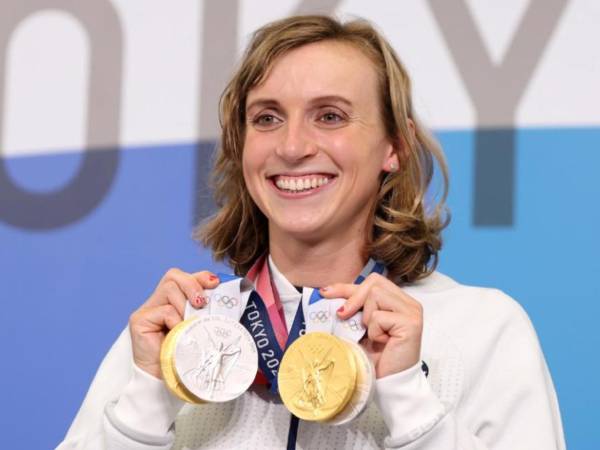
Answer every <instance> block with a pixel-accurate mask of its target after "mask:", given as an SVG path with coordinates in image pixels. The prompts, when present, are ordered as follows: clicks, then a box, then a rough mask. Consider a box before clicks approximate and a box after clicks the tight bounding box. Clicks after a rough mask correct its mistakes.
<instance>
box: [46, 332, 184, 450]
mask: <svg viewBox="0 0 600 450" xmlns="http://www.w3.org/2000/svg"><path fill="white" fill-rule="evenodd" d="M182 405H183V403H182V402H181V401H179V400H178V399H176V398H175V397H174V396H172V395H171V394H170V393H169V392H168V391H167V389H166V387H165V386H164V383H163V382H162V381H161V380H159V379H157V378H154V377H152V376H151V375H149V374H147V373H145V372H143V371H142V370H140V369H138V368H137V367H136V366H135V364H134V363H133V356H132V352H131V338H130V335H129V330H128V329H125V330H124V331H123V332H122V333H121V335H120V336H119V338H118V339H117V341H116V342H115V344H114V345H113V347H112V348H111V349H110V351H109V352H108V354H107V355H106V357H105V358H104V361H102V364H101V365H100V368H99V369H98V372H97V373H96V376H95V378H94V381H93V382H92V384H91V386H90V389H89V391H88V393H87V395H86V397H85V399H84V401H83V404H82V405H81V408H80V409H79V412H78V413H77V416H76V417H75V420H74V421H73V423H72V424H71V427H70V428H69V431H68V432H67V435H66V436H65V439H64V441H63V442H62V443H60V444H59V445H58V447H57V450H105V449H106V450H122V449H123V450H124V449H128V450H163V449H165V450H166V449H168V448H170V447H171V445H172V444H173V441H174V438H175V436H174V433H173V429H172V428H173V427H172V425H173V422H174V421H175V417H176V415H177V413H178V412H179V409H180V408H181V406H182Z"/></svg>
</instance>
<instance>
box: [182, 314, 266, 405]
mask: <svg viewBox="0 0 600 450" xmlns="http://www.w3.org/2000/svg"><path fill="white" fill-rule="evenodd" d="M173 359H174V362H175V364H174V365H175V371H176V374H177V377H178V378H179V380H180V381H181V383H182V384H183V385H184V386H185V387H186V388H187V389H188V390H189V391H190V392H191V393H192V394H194V395H195V396H196V397H198V398H200V399H201V400H204V401H207V402H226V401H229V400H232V399H234V398H236V397H239V396H240V395H242V394H243V393H244V392H246V390H247V389H248V388H249V387H250V385H251V384H252V382H253V381H254V377H255V376H256V371H257V370H258V353H257V350H256V346H255V345H254V341H253V340H252V336H250V333H248V331H247V330H246V329H245V328H244V327H243V326H242V325H241V324H240V323H238V322H237V321H236V320H233V319H231V318H228V317H225V316H221V315H207V316H201V317H198V318H197V319H195V320H194V321H193V322H192V323H191V324H190V325H189V326H188V327H187V328H186V329H185V330H184V331H182V332H181V334H180V335H179V337H178V339H177V343H176V345H175V351H174V354H173Z"/></svg>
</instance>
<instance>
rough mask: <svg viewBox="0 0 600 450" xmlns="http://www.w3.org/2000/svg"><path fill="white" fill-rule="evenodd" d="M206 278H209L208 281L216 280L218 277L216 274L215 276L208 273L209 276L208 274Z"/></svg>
mask: <svg viewBox="0 0 600 450" xmlns="http://www.w3.org/2000/svg"><path fill="white" fill-rule="evenodd" d="M208 279H209V280H210V281H216V280H218V279H219V277H218V276H216V275H209V276H208Z"/></svg>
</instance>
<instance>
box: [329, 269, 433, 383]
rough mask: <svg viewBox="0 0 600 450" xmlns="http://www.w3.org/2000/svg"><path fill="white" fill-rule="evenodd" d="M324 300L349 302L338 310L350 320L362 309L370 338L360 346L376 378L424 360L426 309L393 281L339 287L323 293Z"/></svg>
mask: <svg viewBox="0 0 600 450" xmlns="http://www.w3.org/2000/svg"><path fill="white" fill-rule="evenodd" d="M321 295H322V296H323V297H324V298H346V299H347V301H346V303H345V304H344V306H342V307H341V308H340V309H339V310H338V316H339V317H340V319H348V318H350V317H351V316H352V315H353V314H355V313H356V312H357V311H359V310H360V309H361V308H362V309H363V323H364V325H365V326H366V327H367V336H366V338H365V339H363V341H362V342H361V343H362V344H363V348H364V349H365V350H366V351H367V353H368V354H369V357H370V358H371V361H373V364H374V365H375V373H376V375H377V378H382V377H385V376H386V375H391V374H394V373H398V372H401V371H403V370H405V369H408V368H409V367H412V366H414V365H415V364H417V363H418V362H419V361H420V359H421V335H422V333H423V308H422V306H421V304H420V303H419V302H418V301H417V300H415V299H414V298H412V297H411V296H410V295H408V294H406V293H405V292H404V291H402V289H400V288H399V287H398V286H396V285H395V284H394V283H393V282H392V281H390V280H388V279H387V278H385V277H383V276H381V275H379V274H377V273H372V274H370V275H369V276H368V277H367V278H366V279H365V280H364V281H363V282H362V283H361V284H359V285H356V284H345V283H338V284H334V285H331V286H328V287H327V288H325V289H321Z"/></svg>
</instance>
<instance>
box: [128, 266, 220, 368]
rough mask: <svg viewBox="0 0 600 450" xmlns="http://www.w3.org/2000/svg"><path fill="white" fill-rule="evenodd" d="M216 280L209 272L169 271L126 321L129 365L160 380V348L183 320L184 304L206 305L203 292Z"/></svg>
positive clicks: (214, 285)
mask: <svg viewBox="0 0 600 450" xmlns="http://www.w3.org/2000/svg"><path fill="white" fill-rule="evenodd" d="M218 284H219V278H218V277H217V276H216V275H214V274H213V273H211V272H196V273H193V274H190V273H187V272H183V271H182V270H179V269H170V270H169V271H168V272H167V273H166V274H165V276H164V277H163V278H162V279H161V280H160V282H159V283H158V286H157V287H156V289H155V291H154V292H153V293H152V295H151V296H150V297H149V298H148V300H146V302H145V303H144V304H143V305H142V306H141V307H140V308H139V309H138V310H137V311H135V312H134V313H133V314H132V315H131V317H130V318H129V332H130V333H131V343H132V347H133V361H134V362H135V364H136V365H137V366H138V367H139V368H140V369H142V370H143V371H145V372H147V373H149V374H150V375H153V376H155V377H156V378H162V374H161V371H160V346H161V345H162V342H163V340H164V338H165V335H166V334H167V333H168V332H169V330H170V329H171V328H173V327H174V326H175V325H177V324H178V323H179V322H181V321H182V320H183V314H184V311H185V302H186V300H189V301H190V303H191V304H192V306H194V307H195V308H201V307H203V306H205V305H206V300H205V298H204V289H213V288H215V287H216V286H217V285H218Z"/></svg>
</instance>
